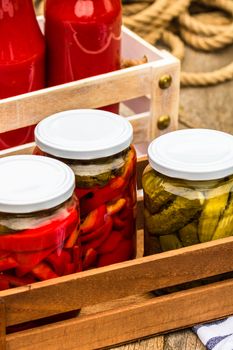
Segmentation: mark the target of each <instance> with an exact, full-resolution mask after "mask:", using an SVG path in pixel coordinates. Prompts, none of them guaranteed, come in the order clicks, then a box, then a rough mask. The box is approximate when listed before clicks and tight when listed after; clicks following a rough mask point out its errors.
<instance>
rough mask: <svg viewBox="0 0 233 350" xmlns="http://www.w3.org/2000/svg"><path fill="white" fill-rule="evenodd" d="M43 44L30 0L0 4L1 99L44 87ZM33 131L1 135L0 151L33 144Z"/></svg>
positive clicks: (3, 0)
mask: <svg viewBox="0 0 233 350" xmlns="http://www.w3.org/2000/svg"><path fill="white" fill-rule="evenodd" d="M44 56H45V43H44V39H43V36H42V33H41V31H40V28H39V26H38V23H37V20H36V16H35V12H34V9H33V4H32V0H1V1H0V99H4V98H8V97H12V96H15V95H20V94H23V93H27V92H30V91H34V90H38V89H41V88H43V87H44V86H45V74H44V70H45V69H44V68H45V67H44ZM33 132H34V127H25V128H21V129H18V130H14V131H10V132H6V133H1V134H0V150H1V149H5V148H9V147H13V146H17V145H19V144H24V143H27V142H31V141H33V138H34V135H33Z"/></svg>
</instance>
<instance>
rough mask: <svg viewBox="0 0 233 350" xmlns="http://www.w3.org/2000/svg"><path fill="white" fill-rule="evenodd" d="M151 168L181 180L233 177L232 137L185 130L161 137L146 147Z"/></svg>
mask: <svg viewBox="0 0 233 350" xmlns="http://www.w3.org/2000/svg"><path fill="white" fill-rule="evenodd" d="M148 158H149V163H150V165H151V167H152V168H153V169H154V170H156V171H158V172H159V173H161V174H163V175H166V176H169V177H173V178H178V179H183V180H193V181H195V180H196V181H205V180H216V179H221V178H224V177H226V176H229V175H232V174H233V136H232V135H230V134H227V133H225V132H222V131H217V130H212V129H184V130H178V131H173V132H170V133H167V134H165V135H162V136H160V137H158V138H157V139H155V140H154V141H152V142H151V143H150V145H149V148H148Z"/></svg>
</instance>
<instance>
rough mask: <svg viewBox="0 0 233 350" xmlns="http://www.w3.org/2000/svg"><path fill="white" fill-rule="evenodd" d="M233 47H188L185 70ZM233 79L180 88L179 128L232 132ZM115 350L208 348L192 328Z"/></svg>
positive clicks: (216, 62)
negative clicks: (201, 49) (206, 49)
mask: <svg viewBox="0 0 233 350" xmlns="http://www.w3.org/2000/svg"><path fill="white" fill-rule="evenodd" d="M35 5H36V8H37V13H38V14H41V13H42V12H43V4H42V1H40V0H38V1H37V0H35ZM232 57H233V46H230V47H228V48H226V49H224V50H220V51H218V52H216V53H212V54H206V53H202V52H195V51H193V50H192V49H190V48H188V47H187V48H186V57H185V60H184V62H183V64H182V69H183V70H185V71H200V70H202V71H209V70H213V69H216V68H219V67H221V66H223V65H225V64H227V63H230V62H231V61H232ZM232 101H233V81H231V82H228V83H224V84H221V85H217V86H214V87H207V88H184V89H181V100H180V117H179V126H180V128H187V127H188V128H211V129H218V130H222V131H226V132H229V133H233V103H232ZM115 349H116V350H117V349H118V350H203V349H205V347H204V346H203V345H202V344H201V342H200V341H199V340H198V338H197V337H196V336H195V335H194V334H193V333H192V331H191V330H189V329H187V330H183V331H179V332H175V333H172V334H167V335H161V336H156V337H152V338H149V339H145V340H140V341H137V342H134V343H130V344H127V345H122V346H120V347H119V346H118V347H116V348H115Z"/></svg>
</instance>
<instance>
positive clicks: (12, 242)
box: [0, 210, 78, 252]
mask: <svg viewBox="0 0 233 350" xmlns="http://www.w3.org/2000/svg"><path fill="white" fill-rule="evenodd" d="M77 218H78V214H77V212H76V211H75V210H73V211H72V212H71V213H70V214H69V216H68V217H67V218H66V219H64V220H61V219H56V220H52V221H51V223H49V224H48V225H44V226H41V227H38V228H35V229H29V230H25V231H22V232H20V233H14V234H6V235H1V239H0V249H1V250H5V251H12V252H25V251H38V250H41V249H47V248H51V247H56V246H58V245H59V246H60V245H62V244H63V243H64V241H65V239H66V238H67V237H68V236H69V235H70V234H71V232H72V231H73V230H74V227H75V226H76V222H77Z"/></svg>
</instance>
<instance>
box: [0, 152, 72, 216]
mask: <svg viewBox="0 0 233 350" xmlns="http://www.w3.org/2000/svg"><path fill="white" fill-rule="evenodd" d="M74 188H75V176H74V173H73V171H72V170H71V169H70V167H68V166H67V165H66V164H64V163H62V162H60V161H58V160H56V159H52V158H48V157H42V156H35V155H17V156H9V157H5V158H2V159H0V212H4V213H17V214H21V213H25V214H26V213H33V212H37V211H41V210H46V209H51V208H54V207H56V206H58V205H60V204H62V203H64V202H65V201H67V200H68V199H69V198H70V197H71V196H72V194H73V192H74Z"/></svg>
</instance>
